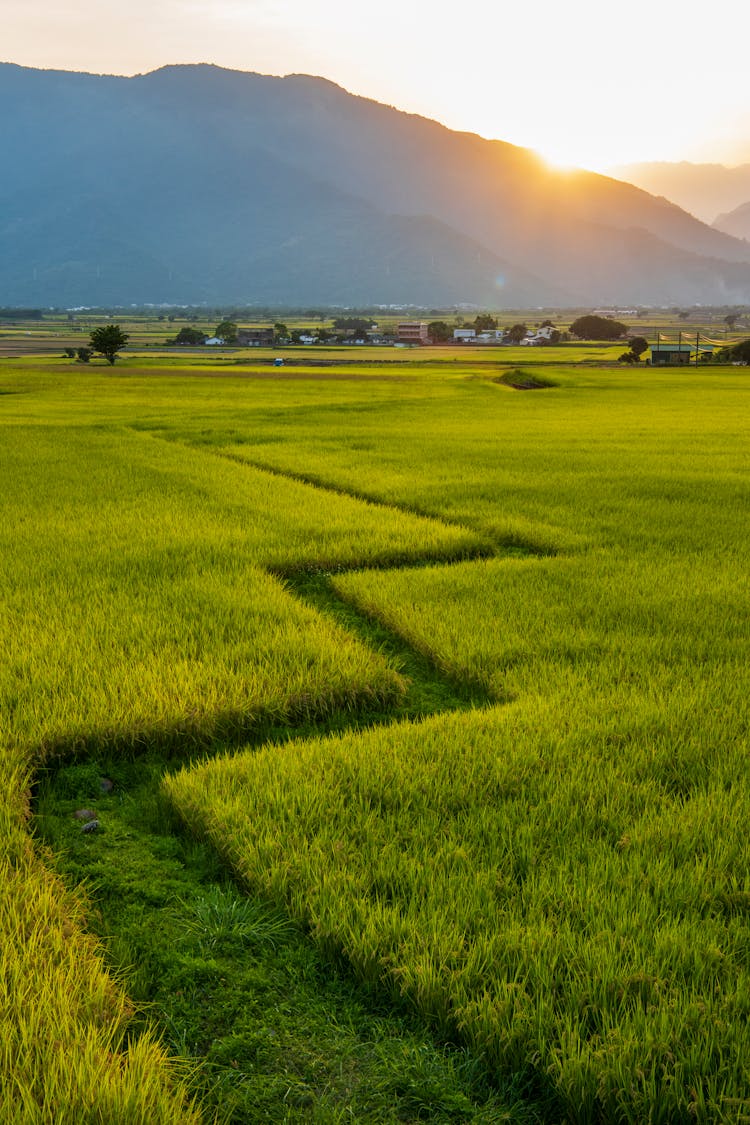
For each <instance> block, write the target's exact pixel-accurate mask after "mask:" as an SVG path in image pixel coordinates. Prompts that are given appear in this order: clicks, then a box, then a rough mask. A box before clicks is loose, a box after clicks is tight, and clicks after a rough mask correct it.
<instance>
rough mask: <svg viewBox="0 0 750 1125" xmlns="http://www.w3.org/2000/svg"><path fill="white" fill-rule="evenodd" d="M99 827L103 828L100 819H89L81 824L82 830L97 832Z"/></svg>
mask: <svg viewBox="0 0 750 1125" xmlns="http://www.w3.org/2000/svg"><path fill="white" fill-rule="evenodd" d="M97 828H101V824H100V823H99V821H98V820H89V821H87V822H86V823H85V824H82V825H81V832H96V830H97Z"/></svg>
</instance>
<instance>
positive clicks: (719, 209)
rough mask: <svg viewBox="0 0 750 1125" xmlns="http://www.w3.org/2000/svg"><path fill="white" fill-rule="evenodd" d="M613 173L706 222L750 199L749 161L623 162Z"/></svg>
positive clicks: (712, 220) (711, 221) (710, 221)
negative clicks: (720, 162)
mask: <svg viewBox="0 0 750 1125" xmlns="http://www.w3.org/2000/svg"><path fill="white" fill-rule="evenodd" d="M612 174H613V175H615V176H617V177H618V178H619V179H621V180H626V181H627V182H628V183H631V184H636V185H637V186H638V187H641V188H644V189H645V190H646V191H649V192H651V193H652V194H653V195H663V196H666V198H667V199H670V200H671V201H672V202H673V203H676V204H677V205H678V206H679V207H683V208H684V209H685V210H686V211H690V213H691V214H693V215H697V217H698V218H699V219H702V220H703V221H704V222H706V223H713V222H714V220H715V219H716V217H717V215H721V214H722V213H723V212H727V211H733V210H734V209H735V208H736V207H739V206H740V205H741V204H743V203H746V202H748V201H749V200H750V164H739V165H737V166H736V167H734V168H728V167H726V165H724V164H691V163H690V162H689V161H680V162H679V163H674V164H670V163H666V162H663V163H659V162H655V163H651V164H629V165H623V166H622V167H620V168H614V169H612ZM721 229H722V230H724V229H725V228H724V227H722V228H721Z"/></svg>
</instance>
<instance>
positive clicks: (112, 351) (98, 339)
mask: <svg viewBox="0 0 750 1125" xmlns="http://www.w3.org/2000/svg"><path fill="white" fill-rule="evenodd" d="M129 339H130V337H129V336H128V334H127V332H123V330H122V329H121V328H120V325H119V324H103V325H102V326H101V328H95V329H94V330H93V332H92V333H91V336H90V337H89V343H90V345H91V347H92V348H93V350H94V351H95V352H99V354H100V355H103V356H104V358H105V359H106V361H107V363H111V364H114V362H115V360H116V359H117V353H118V352H119V351H121V350H122V349H123V348H124V347H125V345H126V344H127V342H128V340H129Z"/></svg>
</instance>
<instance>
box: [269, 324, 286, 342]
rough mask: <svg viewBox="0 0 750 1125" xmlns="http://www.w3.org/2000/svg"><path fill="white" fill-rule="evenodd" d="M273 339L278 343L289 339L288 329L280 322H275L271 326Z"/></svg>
mask: <svg viewBox="0 0 750 1125" xmlns="http://www.w3.org/2000/svg"><path fill="white" fill-rule="evenodd" d="M273 334H274V339H275V340H276V342H277V343H278V342H279V341H280V340H287V339H288V338H289V329H288V328H287V326H286V325H285V324H284V323H283V321H281V320H277V321H276V323H275V324H274V326H273Z"/></svg>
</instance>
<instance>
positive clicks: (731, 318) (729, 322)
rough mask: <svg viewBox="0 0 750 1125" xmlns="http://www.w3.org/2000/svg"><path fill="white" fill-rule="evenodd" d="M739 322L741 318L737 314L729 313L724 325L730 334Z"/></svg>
mask: <svg viewBox="0 0 750 1125" xmlns="http://www.w3.org/2000/svg"><path fill="white" fill-rule="evenodd" d="M738 320H739V316H738V315H737V313H729V314H728V315H727V316H725V317H724V323H725V324H726V326H727V328H728V329H729V331H730V332H731V331H732V329H733V328H734V326H735V324H736V323H737V321H738Z"/></svg>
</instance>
